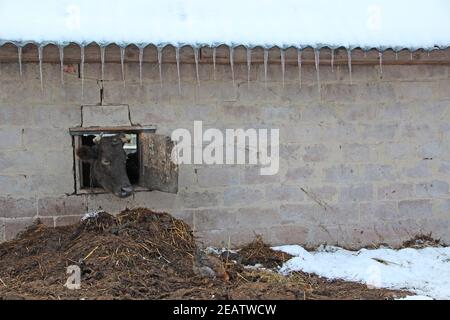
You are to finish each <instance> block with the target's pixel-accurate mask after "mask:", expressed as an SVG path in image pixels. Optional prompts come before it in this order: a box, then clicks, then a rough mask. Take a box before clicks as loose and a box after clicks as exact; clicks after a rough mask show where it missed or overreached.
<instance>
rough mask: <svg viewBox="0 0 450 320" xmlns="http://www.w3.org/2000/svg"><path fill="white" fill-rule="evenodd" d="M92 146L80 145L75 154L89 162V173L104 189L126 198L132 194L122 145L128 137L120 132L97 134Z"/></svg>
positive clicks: (127, 140)
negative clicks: (111, 134) (104, 134)
mask: <svg viewBox="0 0 450 320" xmlns="http://www.w3.org/2000/svg"><path fill="white" fill-rule="evenodd" d="M93 141H94V145H93V146H86V145H83V146H80V147H79V148H78V149H77V152H76V153H77V155H78V157H79V158H80V159H81V160H82V161H87V162H89V163H90V168H91V175H92V178H93V179H95V181H96V182H97V183H98V184H99V185H101V186H102V187H103V188H104V189H105V190H107V191H110V192H112V193H113V194H114V195H115V196H117V197H120V198H126V197H129V196H130V195H132V194H133V187H132V185H131V183H130V179H129V178H128V175H127V154H126V152H125V150H124V149H123V145H124V144H125V143H127V142H129V138H128V137H127V136H126V135H125V134H123V133H121V134H117V135H113V136H104V137H102V136H97V137H96V138H94V140H93Z"/></svg>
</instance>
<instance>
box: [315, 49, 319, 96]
mask: <svg viewBox="0 0 450 320" xmlns="http://www.w3.org/2000/svg"><path fill="white" fill-rule="evenodd" d="M314 62H315V65H316V74H317V88H318V90H319V96H320V70H319V67H320V49H319V50H318V49H316V50H314Z"/></svg>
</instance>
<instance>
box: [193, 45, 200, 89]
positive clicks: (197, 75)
mask: <svg viewBox="0 0 450 320" xmlns="http://www.w3.org/2000/svg"><path fill="white" fill-rule="evenodd" d="M194 59H195V75H196V77H197V86H199V87H200V74H199V72H198V48H194Z"/></svg>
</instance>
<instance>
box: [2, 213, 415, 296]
mask: <svg viewBox="0 0 450 320" xmlns="http://www.w3.org/2000/svg"><path fill="white" fill-rule="evenodd" d="M290 258H291V256H290V255H289V254H287V253H283V252H280V251H273V250H272V249H271V248H270V247H268V246H267V245H265V244H264V243H263V242H262V240H261V239H260V238H257V239H255V241H254V242H252V243H251V244H249V245H247V246H246V247H244V248H242V249H241V250H239V251H237V252H236V251H214V250H209V252H205V251H203V250H200V249H199V248H198V247H197V246H196V242H195V239H194V237H193V235H192V232H191V230H190V229H189V226H188V225H186V224H185V223H183V222H182V221H180V220H177V219H174V218H173V217H171V216H170V215H168V214H164V213H154V212H151V211H149V210H147V209H136V210H133V211H124V212H122V213H121V214H119V215H118V216H117V217H113V216H112V215H109V214H107V213H100V214H96V215H92V216H90V217H87V218H86V219H85V220H83V221H80V223H78V224H76V225H71V226H66V227H58V228H49V227H46V226H45V225H43V224H40V223H39V222H37V223H36V224H34V225H33V226H32V227H30V228H28V229H27V230H26V231H24V232H23V233H22V234H20V235H19V236H18V237H17V238H16V239H15V240H13V241H9V242H6V243H3V244H0V299H394V298H401V297H405V296H407V295H408V294H409V293H408V292H404V291H395V290H385V289H370V288H369V287H368V286H366V285H364V284H359V283H354V282H346V281H342V280H327V279H325V278H320V277H319V276H316V275H314V274H307V273H304V272H291V273H289V274H288V275H282V274H280V273H279V272H277V270H278V269H279V267H281V266H282V264H283V263H284V262H285V261H287V260H288V259H290ZM199 263H200V265H199ZM255 264H257V265H258V264H259V265H260V267H261V266H262V267H263V268H248V267H247V266H248V265H255ZM70 265H76V266H78V267H80V269H81V288H80V289H79V290H70V289H68V288H67V287H66V286H64V285H65V283H66V281H67V278H68V277H69V275H68V274H66V270H67V267H68V266H70ZM205 266H206V267H207V268H206V269H205ZM208 266H209V267H210V269H211V270H214V271H215V275H216V277H215V278H211V277H206V276H205V274H203V273H202V272H199V271H198V270H210V269H208V268H209V267H208ZM199 267H200V268H199ZM219 269H220V270H222V271H223V272H222V271H220V272H219V271H218V270H219Z"/></svg>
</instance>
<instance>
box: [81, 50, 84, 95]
mask: <svg viewBox="0 0 450 320" xmlns="http://www.w3.org/2000/svg"><path fill="white" fill-rule="evenodd" d="M80 52H81V65H80V77H81V99H83V98H84V46H83V45H81V47H80Z"/></svg>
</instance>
